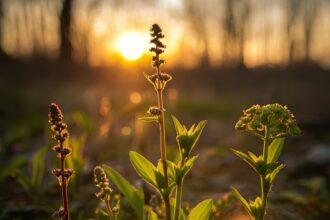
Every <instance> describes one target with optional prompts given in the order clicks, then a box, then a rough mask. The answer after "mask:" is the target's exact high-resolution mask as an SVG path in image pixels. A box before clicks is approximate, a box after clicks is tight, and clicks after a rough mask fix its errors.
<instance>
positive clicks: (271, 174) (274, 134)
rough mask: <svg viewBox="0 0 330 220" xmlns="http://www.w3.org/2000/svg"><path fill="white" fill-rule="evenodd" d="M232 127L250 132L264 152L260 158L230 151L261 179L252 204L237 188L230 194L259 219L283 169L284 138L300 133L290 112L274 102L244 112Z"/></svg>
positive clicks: (253, 216) (263, 213) (262, 215)
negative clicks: (257, 192) (274, 183)
mask: <svg viewBox="0 0 330 220" xmlns="http://www.w3.org/2000/svg"><path fill="white" fill-rule="evenodd" d="M235 128H236V129H238V130H244V131H247V132H249V133H252V134H253V135H255V136H256V137H258V138H259V139H261V140H262V141H263V153H262V155H260V156H256V155H255V154H253V153H251V152H248V155H247V154H245V153H243V152H240V151H238V150H233V152H234V153H235V154H236V155H237V156H238V157H240V158H241V159H242V160H244V161H245V162H246V163H248V164H249V165H250V166H251V167H252V168H253V169H254V170H255V171H256V172H257V174H258V175H259V176H260V185H261V197H259V196H258V197H257V198H256V199H255V200H254V201H250V202H247V200H246V199H244V197H243V196H242V195H241V194H240V193H239V192H238V190H237V189H235V188H233V193H234V194H235V195H236V197H237V198H238V199H239V200H240V201H241V203H242V204H243V206H244V208H245V209H246V210H247V212H248V213H249V215H250V216H251V217H252V218H253V219H255V220H262V219H263V218H264V216H265V213H266V205H267V197H268V193H269V191H270V189H271V187H272V184H273V182H274V179H275V177H276V176H277V174H278V173H279V172H280V171H281V170H282V169H283V168H284V166H285V165H284V164H281V163H280V162H278V158H279V156H280V154H281V152H282V148H283V144H284V138H285V137H288V136H293V135H298V134H300V129H299V127H298V125H297V123H296V120H295V118H294V115H293V114H292V113H291V112H290V111H289V109H288V108H287V107H286V106H282V105H280V104H277V103H275V104H269V105H264V106H260V105H254V106H252V107H251V108H249V109H247V110H245V111H243V116H242V117H241V118H240V119H239V121H238V122H237V123H236V126H235Z"/></svg>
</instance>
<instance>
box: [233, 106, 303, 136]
mask: <svg viewBox="0 0 330 220" xmlns="http://www.w3.org/2000/svg"><path fill="white" fill-rule="evenodd" d="M235 128H236V129H237V130H245V131H248V132H251V133H253V134H255V135H256V136H258V137H261V136H262V135H261V134H262V133H263V132H265V130H266V129H267V132H268V138H269V139H275V138H280V137H287V136H293V135H298V134H300V132H301V131H300V129H299V127H298V125H297V122H296V119H295V117H294V115H293V114H292V113H291V112H290V110H289V109H288V108H287V107H286V106H282V105H280V104H278V103H274V104H268V105H263V106H260V105H254V106H252V107H251V108H249V109H247V110H244V111H243V116H242V117H241V118H240V119H239V121H238V122H237V123H236V125H235Z"/></svg>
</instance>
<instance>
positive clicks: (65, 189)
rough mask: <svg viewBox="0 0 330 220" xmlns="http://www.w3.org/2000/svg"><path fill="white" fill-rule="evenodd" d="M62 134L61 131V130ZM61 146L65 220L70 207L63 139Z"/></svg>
mask: <svg viewBox="0 0 330 220" xmlns="http://www.w3.org/2000/svg"><path fill="white" fill-rule="evenodd" d="M59 134H60V135H61V132H59ZM60 147H61V150H62V153H61V188H62V200H63V209H64V212H65V214H64V218H63V220H68V219H69V207H68V191H67V181H66V177H65V176H64V170H65V164H64V158H65V155H64V154H63V141H60Z"/></svg>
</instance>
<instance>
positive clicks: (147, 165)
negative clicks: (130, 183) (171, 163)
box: [129, 151, 165, 191]
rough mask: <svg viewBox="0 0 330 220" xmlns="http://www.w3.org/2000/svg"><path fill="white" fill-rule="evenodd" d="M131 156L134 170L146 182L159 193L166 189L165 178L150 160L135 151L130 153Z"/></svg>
mask: <svg viewBox="0 0 330 220" xmlns="http://www.w3.org/2000/svg"><path fill="white" fill-rule="evenodd" d="M129 156H130V160H131V163H132V165H133V167H134V169H135V170H136V172H137V173H138V174H139V175H140V176H141V177H142V178H143V179H144V180H145V181H147V182H148V183H150V184H151V185H153V186H154V187H156V189H158V190H159V191H160V190H161V189H162V188H164V181H165V180H164V176H163V175H162V174H161V173H160V172H159V171H158V170H157V168H156V167H155V166H154V165H153V164H152V163H151V162H150V161H149V160H147V159H146V158H145V157H143V156H142V155H141V154H139V153H137V152H134V151H130V152H129ZM161 183H162V184H161Z"/></svg>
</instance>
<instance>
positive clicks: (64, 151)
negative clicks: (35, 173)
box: [48, 103, 74, 220]
mask: <svg viewBox="0 0 330 220" xmlns="http://www.w3.org/2000/svg"><path fill="white" fill-rule="evenodd" d="M48 117H49V123H50V125H51V129H52V131H53V132H54V135H53V138H54V140H55V141H56V145H55V146H54V147H53V148H52V149H53V150H54V151H55V152H56V153H57V157H58V158H59V159H60V168H55V169H53V170H52V173H53V174H54V175H55V176H56V177H57V179H58V183H59V185H60V187H61V190H62V200H63V201H62V203H63V208H60V209H58V210H57V211H55V212H54V213H53V215H52V217H54V218H62V219H63V220H68V219H69V205H68V192H67V186H68V180H69V178H70V176H71V175H72V174H73V172H74V171H73V169H66V168H65V158H66V156H67V155H68V154H70V152H71V148H69V147H65V146H64V142H65V140H66V139H67V138H68V136H69V134H68V132H67V131H66V129H67V125H66V123H65V122H64V121H63V115H62V112H61V109H60V108H59V107H58V105H57V104H55V103H51V104H50V106H49V114H48Z"/></svg>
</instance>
